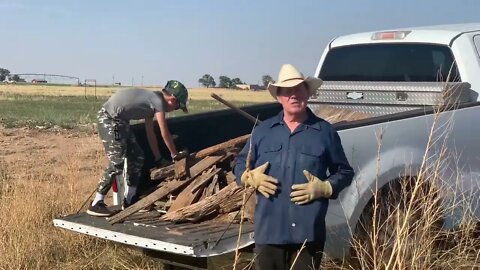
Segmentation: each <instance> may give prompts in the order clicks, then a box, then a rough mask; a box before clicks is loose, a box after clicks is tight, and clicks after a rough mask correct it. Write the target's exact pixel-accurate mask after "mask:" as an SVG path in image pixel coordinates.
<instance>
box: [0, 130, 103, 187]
mask: <svg viewBox="0 0 480 270" xmlns="http://www.w3.org/2000/svg"><path fill="white" fill-rule="evenodd" d="M1 160H3V161H4V162H5V165H6V167H7V168H8V171H9V174H10V176H11V177H12V178H13V179H22V178H24V177H32V176H35V175H42V176H45V175H64V174H66V173H68V172H69V171H70V170H71V168H70V167H71V166H72V165H75V168H79V170H78V172H77V173H78V177H79V178H80V179H78V180H79V181H82V182H84V183H85V182H91V183H92V190H93V188H95V183H96V182H97V181H98V178H99V177H100V174H101V172H102V167H103V165H102V164H99V163H101V161H103V160H105V162H106V158H105V155H104V153H103V147H102V145H101V141H100V139H99V138H98V136H96V134H91V133H90V134H88V133H84V132H80V131H71V130H39V129H28V128H8V129H7V128H4V127H3V126H0V161H1ZM72 161H73V162H75V163H80V164H72ZM99 161H100V162H99ZM87 196H88V195H87Z"/></svg>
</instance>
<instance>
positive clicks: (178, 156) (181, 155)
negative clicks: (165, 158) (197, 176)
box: [172, 150, 188, 161]
mask: <svg viewBox="0 0 480 270" xmlns="http://www.w3.org/2000/svg"><path fill="white" fill-rule="evenodd" d="M186 156H188V151H187V150H183V151H180V152H178V153H177V154H175V155H172V159H173V160H174V161H179V160H180V159H182V158H184V157H186Z"/></svg>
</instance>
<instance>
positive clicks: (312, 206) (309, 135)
mask: <svg viewBox="0 0 480 270" xmlns="http://www.w3.org/2000/svg"><path fill="white" fill-rule="evenodd" d="M307 113H308V117H307V120H306V121H305V122H304V123H302V124H300V125H299V126H298V127H297V128H296V129H295V131H293V132H291V131H290V129H289V128H288V126H287V125H286V124H285V122H284V121H283V111H282V112H280V113H279V114H278V115H277V116H274V117H272V118H270V119H267V120H266V121H264V122H262V123H261V124H260V125H258V127H257V128H255V130H254V131H253V134H252V137H251V138H250V140H251V141H252V154H251V159H252V160H251V164H252V165H251V166H252V168H251V169H253V168H256V167H258V166H260V165H262V164H264V163H265V162H267V161H268V162H270V166H269V169H268V170H267V171H266V174H268V175H271V176H272V177H274V178H276V179H278V182H279V186H278V190H277V192H276V194H275V195H274V196H271V197H270V198H268V199H267V198H265V197H264V196H263V195H261V193H258V192H257V205H256V208H255V243H257V244H302V243H303V242H304V241H305V240H306V241H307V242H311V241H324V240H325V215H326V213H327V208H328V199H323V198H322V199H318V200H315V201H313V202H311V203H308V204H305V205H296V204H295V203H293V202H292V201H291V200H290V193H291V191H292V190H291V187H292V185H294V184H302V183H307V182H308V180H307V179H306V178H305V176H304V175H303V170H307V171H309V172H311V173H312V174H313V175H315V176H317V177H318V178H320V179H322V180H327V181H329V182H330V184H331V185H332V189H333V194H332V197H331V199H335V198H336V197H338V193H339V192H340V191H341V190H342V189H344V188H345V187H347V186H348V185H350V183H351V181H352V178H353V175H354V172H353V169H352V167H350V165H349V163H348V160H347V158H346V157H345V153H344V151H343V147H342V144H341V141H340V137H339V136H338V133H337V131H336V130H335V129H334V128H333V127H332V125H330V124H329V123H328V122H326V121H325V120H323V119H321V118H318V117H317V116H315V115H314V114H313V113H312V111H311V110H310V109H308V108H307ZM250 140H249V141H248V142H247V143H246V145H245V147H244V148H243V149H242V151H241V152H240V153H239V155H238V156H237V160H236V164H235V168H234V173H235V176H236V179H237V183H238V184H239V185H242V184H241V180H240V178H241V175H242V173H243V172H244V171H245V161H246V158H247V153H248V150H249V147H250Z"/></svg>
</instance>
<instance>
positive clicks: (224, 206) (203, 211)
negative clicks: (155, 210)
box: [161, 183, 243, 222]
mask: <svg viewBox="0 0 480 270" xmlns="http://www.w3.org/2000/svg"><path fill="white" fill-rule="evenodd" d="M242 190H243V188H242V187H240V186H238V185H237V184H236V183H231V184H230V185H228V186H226V187H225V188H223V189H222V190H220V192H219V193H217V194H215V195H212V196H210V197H207V198H205V199H203V200H201V201H199V202H197V203H194V204H192V205H190V206H187V207H183V208H180V209H178V210H177V211H174V212H171V213H167V214H165V215H163V216H162V217H161V219H162V220H170V221H173V222H184V221H198V220H201V219H202V218H203V217H205V216H207V215H209V214H212V213H214V212H219V211H226V210H229V209H232V207H229V206H230V205H232V203H230V202H228V203H226V201H230V200H234V201H237V200H238V199H237V197H239V198H240V200H241V198H242V192H241V191H242ZM233 205H235V206H236V205H237V203H236V202H234V203H233ZM240 205H241V201H240ZM232 211H233V210H232Z"/></svg>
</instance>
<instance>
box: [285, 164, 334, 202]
mask: <svg viewBox="0 0 480 270" xmlns="http://www.w3.org/2000/svg"><path fill="white" fill-rule="evenodd" d="M303 175H305V178H307V180H308V183H305V184H297V185H293V186H292V193H290V198H291V200H292V202H294V203H295V204H306V203H309V202H311V201H313V200H316V199H319V198H327V199H328V198H330V196H332V192H333V189H332V185H331V184H330V182H328V181H323V180H320V178H318V177H316V176H315V175H313V174H311V173H310V172H309V171H307V170H303Z"/></svg>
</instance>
